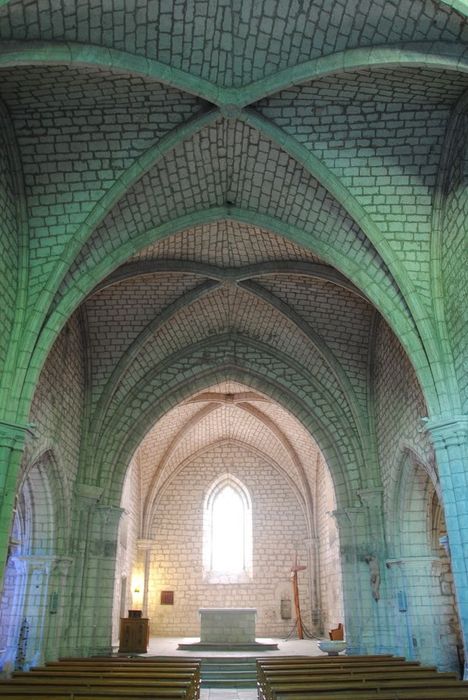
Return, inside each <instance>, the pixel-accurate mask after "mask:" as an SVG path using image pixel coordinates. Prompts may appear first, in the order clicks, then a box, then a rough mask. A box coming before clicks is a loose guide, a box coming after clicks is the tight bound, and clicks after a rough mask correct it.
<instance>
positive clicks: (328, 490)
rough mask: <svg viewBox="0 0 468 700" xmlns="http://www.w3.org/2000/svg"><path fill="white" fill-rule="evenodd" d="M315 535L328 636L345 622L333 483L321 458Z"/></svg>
mask: <svg viewBox="0 0 468 700" xmlns="http://www.w3.org/2000/svg"><path fill="white" fill-rule="evenodd" d="M316 509H317V516H316V518H317V537H318V550H319V561H320V596H321V626H322V629H323V631H324V633H325V635H327V633H328V631H329V630H330V629H331V628H332V627H336V626H337V624H338V623H339V622H344V610H343V587H342V579H341V563H340V547H339V538H338V529H337V526H336V521H335V519H334V517H333V516H332V512H333V511H334V510H335V509H336V500H335V495H334V492H333V482H332V480H331V477H330V472H329V471H328V469H327V466H326V465H325V463H324V461H323V458H321V459H320V462H319V465H318V469H317V500H316Z"/></svg>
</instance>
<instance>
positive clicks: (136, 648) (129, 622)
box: [119, 617, 149, 654]
mask: <svg viewBox="0 0 468 700" xmlns="http://www.w3.org/2000/svg"><path fill="white" fill-rule="evenodd" d="M148 641H149V620H148V618H147V617H139V618H131V617H121V618H120V646H119V653H122V654H125V653H127V652H131V653H133V654H146V651H147V649H148Z"/></svg>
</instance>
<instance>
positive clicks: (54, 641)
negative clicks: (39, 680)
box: [44, 556, 73, 661]
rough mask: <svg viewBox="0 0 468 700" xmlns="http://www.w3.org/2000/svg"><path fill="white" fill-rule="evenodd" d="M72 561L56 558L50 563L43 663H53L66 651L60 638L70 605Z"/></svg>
mask: <svg viewBox="0 0 468 700" xmlns="http://www.w3.org/2000/svg"><path fill="white" fill-rule="evenodd" d="M72 563H73V559H72V558H71V557H61V556H57V557H55V558H54V560H53V562H52V570H51V574H50V579H49V600H48V608H47V624H46V634H45V639H44V659H45V661H55V660H56V659H58V658H59V656H61V655H62V649H63V650H64V651H65V650H66V649H67V646H66V644H65V645H64V643H63V640H62V637H63V634H64V623H65V613H66V611H67V610H68V609H69V605H70V585H69V575H70V569H71V565H72Z"/></svg>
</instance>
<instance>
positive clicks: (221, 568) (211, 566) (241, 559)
mask: <svg viewBox="0 0 468 700" xmlns="http://www.w3.org/2000/svg"><path fill="white" fill-rule="evenodd" d="M203 578H204V579H205V581H207V582H209V583H226V584H230V583H248V581H250V580H251V579H252V502H251V499H250V495H249V492H248V490H247V489H246V487H245V486H244V484H242V482H241V481H239V479H236V478H235V477H234V476H231V475H230V474H223V475H221V476H220V477H218V478H217V479H216V481H215V482H214V484H212V486H211V487H210V488H209V489H208V493H207V494H206V497H205V503H204V506H203Z"/></svg>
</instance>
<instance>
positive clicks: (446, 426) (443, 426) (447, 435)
mask: <svg viewBox="0 0 468 700" xmlns="http://www.w3.org/2000/svg"><path fill="white" fill-rule="evenodd" d="M422 420H423V424H424V429H425V430H427V432H428V433H429V435H430V436H431V440H432V442H433V443H434V447H436V448H440V447H442V448H445V449H448V448H449V447H460V446H463V445H465V444H466V442H467V440H468V416H467V415H464V414H460V415H455V416H445V417H444V416H434V417H433V418H423V419H422Z"/></svg>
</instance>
